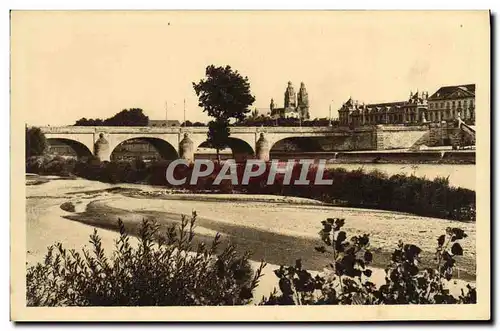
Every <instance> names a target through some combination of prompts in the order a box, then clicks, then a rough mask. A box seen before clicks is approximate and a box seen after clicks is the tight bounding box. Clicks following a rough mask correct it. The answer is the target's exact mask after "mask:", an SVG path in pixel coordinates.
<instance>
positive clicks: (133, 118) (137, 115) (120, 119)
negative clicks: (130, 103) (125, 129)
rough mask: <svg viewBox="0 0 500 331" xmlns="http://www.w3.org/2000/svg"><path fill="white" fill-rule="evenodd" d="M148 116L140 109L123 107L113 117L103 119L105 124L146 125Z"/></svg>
mask: <svg viewBox="0 0 500 331" xmlns="http://www.w3.org/2000/svg"><path fill="white" fill-rule="evenodd" d="M148 122H149V117H148V116H146V115H145V114H144V112H143V110H142V109H140V108H131V109H128V110H127V109H124V110H122V111H121V112H119V113H118V114H116V115H115V116H113V117H110V118H108V119H106V120H105V121H104V125H107V126H147V125H148Z"/></svg>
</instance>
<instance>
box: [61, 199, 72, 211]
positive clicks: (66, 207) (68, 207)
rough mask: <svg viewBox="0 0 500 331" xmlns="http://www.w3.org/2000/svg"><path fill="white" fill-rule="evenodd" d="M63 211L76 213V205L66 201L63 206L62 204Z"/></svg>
mask: <svg viewBox="0 0 500 331" xmlns="http://www.w3.org/2000/svg"><path fill="white" fill-rule="evenodd" d="M61 209H62V210H65V211H69V212H72V213H74V212H75V205H74V204H73V202H71V201H66V202H64V203H63V204H61Z"/></svg>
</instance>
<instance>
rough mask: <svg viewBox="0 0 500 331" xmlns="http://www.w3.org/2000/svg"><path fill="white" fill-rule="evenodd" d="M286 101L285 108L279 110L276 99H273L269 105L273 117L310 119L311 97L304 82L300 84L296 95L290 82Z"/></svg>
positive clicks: (286, 92)
mask: <svg viewBox="0 0 500 331" xmlns="http://www.w3.org/2000/svg"><path fill="white" fill-rule="evenodd" d="M284 99H285V100H284V106H283V108H277V107H276V104H275V103H274V99H271V103H270V105H269V108H270V115H271V117H273V118H300V119H302V120H306V119H309V117H310V116H309V95H308V94H307V90H306V86H305V84H304V83H303V82H302V83H300V89H299V92H298V93H295V90H294V88H293V85H292V82H288V86H287V88H286V90H285V98H284Z"/></svg>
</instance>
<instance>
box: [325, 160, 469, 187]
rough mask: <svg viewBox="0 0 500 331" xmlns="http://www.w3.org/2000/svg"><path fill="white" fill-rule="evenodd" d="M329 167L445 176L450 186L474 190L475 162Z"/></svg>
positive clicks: (432, 176) (419, 175)
mask: <svg viewBox="0 0 500 331" xmlns="http://www.w3.org/2000/svg"><path fill="white" fill-rule="evenodd" d="M330 167H331V168H344V169H347V170H356V169H360V168H361V169H363V170H365V171H367V172H368V171H372V170H378V171H381V172H385V173H387V174H388V175H389V176H391V175H395V174H404V175H414V176H417V177H425V178H427V179H431V180H432V179H434V178H436V177H445V178H446V177H447V178H448V180H449V183H450V185H451V186H457V187H463V188H467V189H470V190H476V165H475V164H371V163H367V164H332V165H330Z"/></svg>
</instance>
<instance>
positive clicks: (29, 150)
mask: <svg viewBox="0 0 500 331" xmlns="http://www.w3.org/2000/svg"><path fill="white" fill-rule="evenodd" d="M47 148H48V144H47V139H46V138H45V135H44V134H43V132H42V130H41V129H40V128H37V127H31V128H28V127H26V154H25V155H26V159H28V158H29V157H31V156H40V155H43V154H44V153H45V152H46V151H47Z"/></svg>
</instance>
